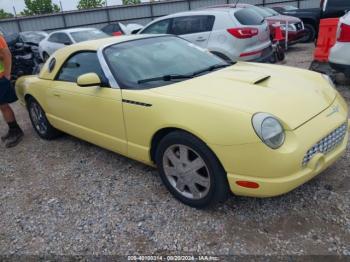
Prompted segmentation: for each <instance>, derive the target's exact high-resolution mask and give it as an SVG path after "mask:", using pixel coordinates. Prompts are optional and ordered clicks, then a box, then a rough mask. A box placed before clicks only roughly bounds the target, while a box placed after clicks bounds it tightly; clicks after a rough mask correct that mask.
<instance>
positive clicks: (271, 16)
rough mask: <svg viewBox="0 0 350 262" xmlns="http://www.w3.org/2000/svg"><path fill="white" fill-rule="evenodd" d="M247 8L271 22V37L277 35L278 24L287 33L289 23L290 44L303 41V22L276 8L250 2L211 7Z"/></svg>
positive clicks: (304, 32) (284, 33)
mask: <svg viewBox="0 0 350 262" xmlns="http://www.w3.org/2000/svg"><path fill="white" fill-rule="evenodd" d="M224 7H226V8H246V9H249V10H252V11H253V12H254V13H256V15H260V16H262V17H263V18H264V19H265V20H266V21H267V23H268V24H269V28H270V33H271V39H273V37H274V35H275V28H276V27H275V26H274V25H276V24H280V25H281V29H282V33H283V35H286V31H287V29H286V25H287V23H288V44H289V45H292V44H295V43H298V42H300V41H302V39H303V38H304V37H305V35H306V31H305V29H304V24H303V22H302V21H301V20H300V19H299V18H296V17H293V16H286V15H281V14H279V13H277V12H275V11H274V10H268V9H266V8H263V7H258V6H254V5H250V4H227V5H217V6H212V7H210V8H224Z"/></svg>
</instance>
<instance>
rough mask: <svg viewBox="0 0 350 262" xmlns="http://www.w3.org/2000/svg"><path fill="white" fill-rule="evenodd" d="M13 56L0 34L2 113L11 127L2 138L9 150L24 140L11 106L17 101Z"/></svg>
mask: <svg viewBox="0 0 350 262" xmlns="http://www.w3.org/2000/svg"><path fill="white" fill-rule="evenodd" d="M11 67H12V56H11V52H10V50H9V48H8V46H7V43H6V40H5V38H4V37H3V35H2V34H0V111H1V113H2V115H3V117H4V119H5V121H6V123H7V124H8V126H9V130H8V132H7V134H6V135H4V136H2V137H1V140H2V142H4V143H5V146H6V147H7V148H10V147H14V146H16V145H18V143H19V142H20V141H21V140H22V138H23V131H22V129H21V128H20V127H19V125H18V124H17V121H16V117H15V114H14V112H13V110H12V108H11V107H10V105H9V104H11V103H13V102H16V101H17V96H16V92H15V89H14V88H13V87H12V85H11V81H10V80H11Z"/></svg>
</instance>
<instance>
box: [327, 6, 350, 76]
mask: <svg viewBox="0 0 350 262" xmlns="http://www.w3.org/2000/svg"><path fill="white" fill-rule="evenodd" d="M329 64H330V65H331V67H332V68H333V69H335V70H336V71H339V72H343V73H344V74H345V75H346V76H347V77H349V78H350V12H349V13H347V14H346V15H345V16H343V17H342V18H340V20H339V25H338V32H337V42H336V44H335V45H334V46H333V47H332V48H331V51H330V55H329Z"/></svg>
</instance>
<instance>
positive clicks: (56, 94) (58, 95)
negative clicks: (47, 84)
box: [53, 93, 61, 97]
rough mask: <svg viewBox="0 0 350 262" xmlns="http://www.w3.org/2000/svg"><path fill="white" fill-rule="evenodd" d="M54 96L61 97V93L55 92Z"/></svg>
mask: <svg viewBox="0 0 350 262" xmlns="http://www.w3.org/2000/svg"><path fill="white" fill-rule="evenodd" d="M53 96H55V97H61V95H60V94H59V93H53Z"/></svg>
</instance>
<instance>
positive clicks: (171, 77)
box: [137, 75, 193, 84]
mask: <svg viewBox="0 0 350 262" xmlns="http://www.w3.org/2000/svg"><path fill="white" fill-rule="evenodd" d="M189 78H193V76H192V75H164V76H159V77H153V78H148V79H142V80H139V81H137V83H138V84H144V83H148V82H154V81H166V82H167V81H172V80H179V79H189Z"/></svg>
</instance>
